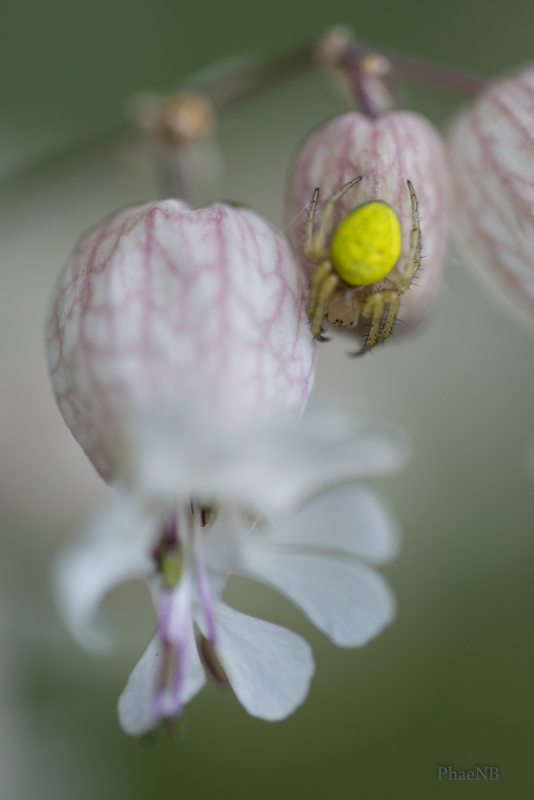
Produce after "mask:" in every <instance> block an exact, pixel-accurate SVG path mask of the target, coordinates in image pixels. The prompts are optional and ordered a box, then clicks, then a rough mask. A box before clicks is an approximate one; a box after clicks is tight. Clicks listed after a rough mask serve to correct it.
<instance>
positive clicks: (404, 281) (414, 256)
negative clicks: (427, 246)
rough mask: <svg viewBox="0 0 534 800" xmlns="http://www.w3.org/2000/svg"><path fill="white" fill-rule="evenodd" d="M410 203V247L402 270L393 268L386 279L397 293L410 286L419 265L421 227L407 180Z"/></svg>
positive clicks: (417, 205) (413, 195) (410, 184)
mask: <svg viewBox="0 0 534 800" xmlns="http://www.w3.org/2000/svg"><path fill="white" fill-rule="evenodd" d="M407 184H408V189H409V191H410V200H411V203H412V230H411V232H410V249H409V251H408V255H407V257H406V262H405V264H404V268H403V269H402V271H399V270H393V271H392V272H390V273H389V275H388V278H387V279H388V281H390V282H391V283H393V284H394V285H395V288H396V290H397V292H398V294H399V295H401V294H404V292H405V291H406V290H407V289H409V288H410V286H411V283H412V280H413V278H414V276H415V273H416V272H417V270H418V269H419V267H420V265H421V228H420V227H419V216H418V208H419V204H418V202H417V195H416V194H415V190H414V188H413V185H412V182H411V181H407Z"/></svg>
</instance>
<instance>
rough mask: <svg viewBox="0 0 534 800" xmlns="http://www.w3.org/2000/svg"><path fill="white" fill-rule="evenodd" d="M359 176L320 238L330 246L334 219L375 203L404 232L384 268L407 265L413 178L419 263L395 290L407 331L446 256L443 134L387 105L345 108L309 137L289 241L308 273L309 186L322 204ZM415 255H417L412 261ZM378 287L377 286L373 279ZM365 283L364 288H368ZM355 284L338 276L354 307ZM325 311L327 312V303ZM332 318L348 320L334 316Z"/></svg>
mask: <svg viewBox="0 0 534 800" xmlns="http://www.w3.org/2000/svg"><path fill="white" fill-rule="evenodd" d="M358 176H361V178H362V179H361V181H360V182H359V183H357V184H355V185H354V186H352V187H351V188H350V189H349V190H348V191H345V193H344V194H343V195H342V196H341V197H340V198H339V200H337V201H336V203H335V206H334V208H333V213H332V216H331V218H330V219H329V220H328V223H327V226H326V231H325V234H326V235H325V243H326V245H327V246H329V244H330V242H331V239H332V235H333V233H334V231H335V230H336V228H337V226H338V224H339V222H340V221H341V220H342V219H344V218H345V217H346V216H347V215H348V214H349V213H350V212H352V211H353V210H354V209H355V208H357V207H359V206H361V205H362V204H364V203H369V202H372V201H379V203H381V204H386V205H387V206H389V207H390V208H391V209H393V211H394V212H395V214H396V216H397V218H398V222H399V224H400V233H401V237H402V243H401V246H400V256H398V259H397V261H396V262H395V260H394V261H393V264H394V268H393V270H392V271H391V273H390V274H391V275H392V276H393V273H394V272H397V271H398V272H402V271H403V270H405V268H406V266H407V261H408V259H409V257H411V255H410V254H411V253H413V251H414V246H413V237H412V229H413V220H414V216H413V213H414V212H413V209H412V203H411V197H410V190H409V186H408V182H410V183H411V184H412V186H413V189H414V191H415V195H416V197H417V201H418V204H419V220H420V245H421V247H422V249H421V251H420V252H421V258H422V263H421V268H420V269H419V270H418V271H417V275H416V277H415V280H414V282H413V283H412V284H411V285H409V290H408V291H405V290H403V291H402V292H400V293H399V296H400V310H399V317H398V319H399V321H402V323H403V324H402V325H401V327H399V328H398V333H402V332H406V331H407V330H410V329H412V328H413V327H414V326H415V325H417V324H418V323H419V322H420V321H421V319H422V318H423V317H424V316H425V314H426V313H427V311H428V309H429V307H430V305H431V303H432V300H433V299H434V296H435V294H436V290H437V287H438V285H439V282H440V279H441V274H442V267H443V264H444V260H445V255H446V249H447V236H448V200H449V183H448V174H447V168H446V162H445V154H444V148H443V145H442V141H441V137H440V136H439V134H438V132H437V131H436V130H435V129H434V128H433V127H432V125H431V124H430V123H429V122H428V121H427V120H426V119H424V118H423V117H422V116H420V115H418V114H415V113H411V112H408V111H392V112H388V113H386V114H384V115H382V116H379V117H378V118H377V119H370V118H369V117H367V116H364V115H363V114H361V113H356V112H353V113H349V114H344V115H343V116H339V117H336V118H334V119H333V120H331V121H330V122H328V123H326V124H325V125H323V126H322V127H321V128H319V129H318V130H317V131H316V132H315V133H314V134H313V135H312V136H311V137H310V139H308V141H307V142H306V143H305V145H304V147H303V148H302V150H301V152H300V154H299V156H298V159H297V162H296V165H295V168H294V170H293V174H292V178H291V183H290V188H289V205H288V221H289V224H290V229H289V230H290V233H289V236H290V241H291V243H292V246H293V249H294V251H295V253H296V255H297V258H298V259H299V262H300V264H301V267H302V269H303V270H304V272H305V273H306V275H307V276H308V278H310V277H311V275H312V273H313V272H314V270H315V269H316V268H315V266H314V264H313V263H311V262H310V261H309V260H308V259H307V257H306V255H305V252H304V240H305V236H304V219H305V210H306V207H307V206H308V204H309V203H310V200H311V198H312V196H313V193H314V190H315V188H316V187H319V189H320V199H321V201H323V202H324V201H327V200H328V198H329V197H330V196H331V195H332V194H333V193H335V192H337V191H338V190H339V189H340V188H341V187H342V186H343V185H344V184H345V183H347V182H348V181H350V180H351V179H354V178H356V177H358ZM321 206H322V204H321V205H320V206H319V208H318V209H317V212H316V220H317V223H316V224H317V226H319V227H320V226H321V214H322V210H323V209H324V206H322V207H321ZM382 244H384V243H383V242H382ZM418 257H419V256H418V255H416V260H417V259H418ZM380 285H382V284H380ZM377 286H379V284H375V287H377ZM363 288H365V291H366V292H367V294H369V289H368V288H366V287H363ZM361 289H362V286H360V285H357V286H351V285H349V284H344V283H343V282H342V283H341V288H340V291H343V293H344V294H343V298H342V300H343V303H345V301H346V302H347V303H349V304H350V302H353V305H354V304H355V303H356V299H355V298H357V297H359V296H362V295H361V294H358V293H359V292H361ZM372 291H376V289H373V290H372ZM404 291H405V293H404ZM347 297H348V299H347ZM333 305H335V311H334V312H333V313H331V314H330V315H329V313H328V306H327V309H326V321H328V320H329V321H330V322H336V315H337V310H338V308H339V306H340V303H339V302H338V300H337V299H336V298H334V301H333ZM362 307H363V306H362ZM330 310H331V312H332V303H331V309H330ZM337 324H342V325H348V324H349V323H347V322H346V321H343V322H339V321H337ZM350 324H352V322H351V323H350ZM344 330H347V328H346V327H345V328H344ZM350 330H351V332H352V331H354V330H357V331H358V332H360V333H361V332H362V331H363V330H365V328H364V327H363V326H362V322H361V319H360V323H359V327H358V328H351V329H350ZM382 338H386V337H385V336H382Z"/></svg>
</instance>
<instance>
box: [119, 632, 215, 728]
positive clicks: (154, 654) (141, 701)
mask: <svg viewBox="0 0 534 800" xmlns="http://www.w3.org/2000/svg"><path fill="white" fill-rule="evenodd" d="M160 658H161V643H160V640H159V636H158V635H157V634H156V636H154V638H153V639H152V640H151V642H150V644H149V645H148V647H147V649H146V650H145V652H144V653H143V655H142V656H141V658H140V659H139V661H138V662H137V664H136V665H135V667H134V668H133V670H132V673H131V674H130V677H129V678H128V683H127V684H126V686H125V687H124V690H123V692H122V694H121V696H120V697H119V704H118V711H119V721H120V724H121V726H122V728H123V729H124V730H125V731H126V733H129V734H131V735H132V736H140V735H141V734H143V733H146V732H147V731H150V730H152V728H154V727H155V726H156V725H158V723H159V720H158V719H157V718H156V717H155V715H154V696H155V692H156V687H157V682H158V677H159V670H160ZM205 682H206V676H205V674H204V668H203V667H202V664H201V662H200V659H199V657H198V652H197V646H196V642H195V637H194V633H193V627H192V626H191V635H190V640H189V643H188V647H187V656H186V660H185V680H184V688H183V702H184V704H185V703H188V702H189V701H190V700H191V699H192V698H193V697H194V696H195V695H196V694H197V693H198V692H199V691H200V690H201V689H202V687H203V686H204V683H205Z"/></svg>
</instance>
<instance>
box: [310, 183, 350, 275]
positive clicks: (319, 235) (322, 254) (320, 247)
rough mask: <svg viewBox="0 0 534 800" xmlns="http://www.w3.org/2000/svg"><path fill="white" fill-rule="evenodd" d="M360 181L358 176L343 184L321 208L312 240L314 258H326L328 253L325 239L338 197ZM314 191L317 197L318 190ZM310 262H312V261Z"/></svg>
mask: <svg viewBox="0 0 534 800" xmlns="http://www.w3.org/2000/svg"><path fill="white" fill-rule="evenodd" d="M361 179H362V176H361V175H360V176H359V177H358V178H353V179H352V180H351V181H348V183H345V184H344V185H343V186H342V187H341V189H339V190H338V191H337V192H334V194H333V195H331V197H329V198H328V200H327V201H326V203H325V206H324V208H323V213H322V214H321V219H320V221H319V227H318V228H317V231H316V232H315V237H314V239H313V248H312V249H313V253H314V254H315V257H316V258H327V257H328V253H327V250H326V237H327V235H328V229H329V227H330V223H331V221H332V214H333V213H334V208H335V205H336V203H337V201H338V200H339V198H340V197H342V196H343V195H344V194H345V192H348V190H349V189H351V188H352V187H353V186H355V185H356V184H357V183H359V182H360V181H361ZM316 191H317V196H318V190H317V189H316ZM314 195H315V193H314ZM312 204H313V200H312ZM311 260H312V261H313V259H311Z"/></svg>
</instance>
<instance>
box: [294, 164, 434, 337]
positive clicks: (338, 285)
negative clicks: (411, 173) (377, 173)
mask: <svg viewBox="0 0 534 800" xmlns="http://www.w3.org/2000/svg"><path fill="white" fill-rule="evenodd" d="M361 180H362V178H361V176H360V177H359V178H353V180H351V181H349V182H348V183H346V184H345V185H344V186H342V187H341V189H339V191H337V192H335V193H334V194H333V195H332V196H331V197H330V199H329V200H327V202H326V203H325V206H324V210H323V213H322V216H321V219H320V221H319V224H318V226H317V229H316V230H315V231H314V225H315V213H316V211H317V203H318V201H319V189H316V190H315V191H314V193H313V197H312V201H311V204H310V208H309V210H308V216H307V218H306V239H305V243H304V252H305V254H306V258H308V259H309V261H311V262H312V263H313V264H317V267H316V269H315V272H314V273H313V277H312V281H311V286H310V296H309V299H308V308H307V312H308V316H309V318H310V321H311V331H312V334H313V335H314V336H315V337H316V338H318V339H321V332H322V325H323V320H324V319H327V320H328V321H330V322H334V323H335V324H336V325H343V326H346V327H351V326H353V325H357V324H358V320H359V318H360V315H361V316H363V317H366V318H370V319H371V327H370V330H369V334H368V336H367V341H366V348H365V349H370V348H371V347H374V346H375V344H376V343H377V341H378V340H379V339H381V340H382V341H384V340H385V339H387V338H388V336H389V335H390V334H391V331H392V329H393V323H394V322H395V317H396V314H397V311H398V310H399V297H400V296H401V295H402V294H404V292H405V291H407V289H409V288H410V284H411V282H412V280H413V277H414V275H415V273H416V272H417V270H418V269H419V264H420V260H421V230H420V228H419V218H418V215H417V197H416V194H415V191H414V188H413V186H412V184H411V182H410V181H407V184H408V190H409V192H410V200H411V205H412V230H411V233H410V249H409V252H408V256H407V258H406V261H405V263H404V266H402V267H399V268H398V269H395V265H396V264H397V261H398V260H399V256H400V253H401V248H402V234H401V227H400V223H399V218H398V217H397V214H396V213H395V211H394V210H393V209H392V208H391V206H388V205H387V204H386V203H384V202H382V201H381V200H375V201H372V202H369V203H364V204H363V205H361V206H358V207H357V208H355V209H354V211H351V212H350V213H349V214H347V216H346V217H344V218H343V219H342V220H341V222H340V223H339V224H338V225H337V227H336V228H335V230H334V233H333V234H332V239H331V242H330V245H327V244H326V237H327V232H328V227H329V225H330V222H331V220H332V214H333V212H334V208H335V205H336V203H337V202H338V200H339V199H340V197H342V196H343V195H344V194H345V192H347V191H348V190H349V189H351V188H352V187H353V186H355V185H356V184H357V183H359V182H360V181H361ZM383 279H385V283H384V284H382V285H381V286H378V285H377V281H382V280H383ZM386 307H387V309H388V311H387V316H386V320H385V322H384V325H383V327H382V330H381V331H380V326H381V323H382V319H383V316H384V312H385V309H386ZM365 349H364V351H363V352H365Z"/></svg>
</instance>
